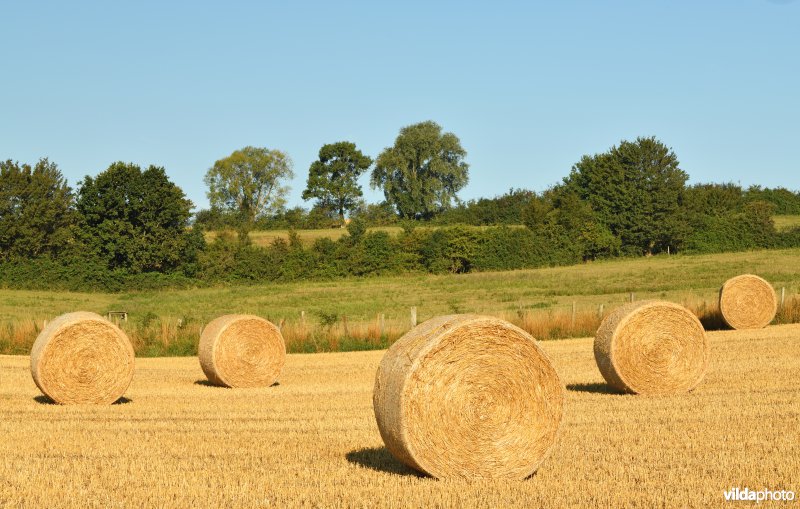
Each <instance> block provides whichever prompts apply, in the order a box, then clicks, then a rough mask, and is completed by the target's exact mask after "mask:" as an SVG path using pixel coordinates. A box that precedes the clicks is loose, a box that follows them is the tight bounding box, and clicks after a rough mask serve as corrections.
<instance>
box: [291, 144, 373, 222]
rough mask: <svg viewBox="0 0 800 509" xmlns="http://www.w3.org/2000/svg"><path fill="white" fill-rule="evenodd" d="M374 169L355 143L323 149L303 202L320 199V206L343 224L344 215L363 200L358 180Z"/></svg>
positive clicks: (309, 179) (324, 147) (315, 163)
mask: <svg viewBox="0 0 800 509" xmlns="http://www.w3.org/2000/svg"><path fill="white" fill-rule="evenodd" d="M370 166H372V158H371V157H369V156H366V155H364V154H362V153H361V151H360V150H358V149H357V148H356V144H355V143H351V142H349V141H340V142H338V143H330V144H327V145H323V146H322V148H320V149H319V159H318V160H316V161H314V162H313V163H312V164H311V167H310V168H309V170H308V182H307V184H306V189H305V191H303V199H304V200H310V199H312V198H316V199H317V206H318V207H323V208H328V209H332V210H334V211H336V213H337V214H339V220H340V221H341V222H342V224H343V223H344V214H345V212H351V211H353V210H355V209H356V208H357V207H358V206H359V204H360V201H359V198H360V197H361V196H363V194H364V193H363V192H362V191H361V186H360V185H359V184H358V178H359V177H360V176H361V175H362V174H363V173H364V172H365V171H367V170H368V169H369V167H370Z"/></svg>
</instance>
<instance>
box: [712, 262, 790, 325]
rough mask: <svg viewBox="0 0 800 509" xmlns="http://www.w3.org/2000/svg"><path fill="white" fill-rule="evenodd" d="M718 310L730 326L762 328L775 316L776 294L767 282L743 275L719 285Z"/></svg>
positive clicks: (776, 307) (776, 306)
mask: <svg viewBox="0 0 800 509" xmlns="http://www.w3.org/2000/svg"><path fill="white" fill-rule="evenodd" d="M719 311H720V314H721V315H722V319H723V320H725V323H727V324H728V326H730V327H731V328H732V329H762V328H764V327H766V326H767V325H769V323H770V322H771V321H772V320H773V319H774V318H775V313H777V311H778V297H777V296H776V295H775V290H774V289H773V288H772V285H771V284H769V283H768V282H767V281H765V280H763V279H761V278H760V277H758V276H754V275H752V274H743V275H741V276H736V277H733V278H731V279H729V280H727V281H726V282H725V284H724V285H722V288H720V290H719Z"/></svg>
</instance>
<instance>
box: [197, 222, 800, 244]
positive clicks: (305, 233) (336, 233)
mask: <svg viewBox="0 0 800 509" xmlns="http://www.w3.org/2000/svg"><path fill="white" fill-rule="evenodd" d="M773 219H774V221H775V228H776V229H777V230H778V231H784V230H789V229H791V228H794V227H796V226H800V215H794V216H793V215H778V216H773ZM511 227H512V228H524V226H523V225H511ZM418 228H420V229H435V228H439V227H438V226H419V227H418ZM469 228H477V229H485V228H487V227H486V226H470V227H469ZM368 230H369V231H384V232H387V233H388V234H390V235H397V234H399V233H400V232H401V231H402V230H403V229H402V228H401V227H400V226H378V227H374V228H368ZM296 231H297V235H298V236H299V237H300V240H301V241H302V242H303V244H304V245H306V246H309V245H311V244H313V243H314V241H315V240H317V239H321V238H329V239H331V240H338V239H340V238H341V237H342V236H343V235H346V234H347V229H345V228H321V229H317V230H296ZM227 233H228V234H229V235H231V236H233V237H235V236H236V232H234V231H228V232H227ZM217 236H219V232H215V231H211V232H206V234H205V237H206V241H209V242H210V241H212V240H214V239H215V238H216V237H217ZM277 238H281V239H284V240H288V239H289V230H257V231H253V232H250V240H252V241H253V244H255V245H257V246H268V245H269V244H271V243H272V241H273V240H275V239H277Z"/></svg>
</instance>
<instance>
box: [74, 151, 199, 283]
mask: <svg viewBox="0 0 800 509" xmlns="http://www.w3.org/2000/svg"><path fill="white" fill-rule="evenodd" d="M76 206H77V209H78V212H79V213H80V222H81V224H80V226H81V232H82V233H83V240H84V242H85V243H86V245H87V246H88V247H90V249H92V250H93V251H94V253H95V254H96V255H97V256H98V257H99V258H101V259H103V260H106V262H107V263H108V266H109V268H112V269H115V268H125V269H128V270H130V271H132V272H149V271H161V272H168V271H169V270H171V269H173V268H175V267H177V266H179V265H180V264H181V263H185V262H186V260H185V259H184V251H185V249H186V248H187V245H188V244H189V239H188V237H187V235H188V233H187V229H186V227H187V224H188V221H189V216H190V211H191V208H192V202H191V201H189V200H188V199H186V197H185V196H184V194H183V191H182V190H181V188H179V187H178V186H176V185H175V184H174V183H172V182H171V181H170V180H169V178H168V177H167V174H166V172H165V171H164V168H160V167H157V166H150V167H149V168H147V169H146V170H144V171H142V170H141V168H140V167H139V166H137V165H135V164H131V163H122V162H117V163H113V164H112V165H111V166H109V167H108V169H107V170H105V171H103V172H101V173H100V174H98V175H97V176H96V177H94V178H92V177H88V176H87V177H86V178H84V180H83V183H82V184H81V186H80V190H79V191H78V199H77V203H76Z"/></svg>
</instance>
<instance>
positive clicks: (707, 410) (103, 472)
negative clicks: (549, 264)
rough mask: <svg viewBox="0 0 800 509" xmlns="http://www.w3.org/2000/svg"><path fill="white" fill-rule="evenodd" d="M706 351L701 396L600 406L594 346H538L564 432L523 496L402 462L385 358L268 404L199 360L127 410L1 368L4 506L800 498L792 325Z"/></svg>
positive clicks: (339, 365) (139, 373) (287, 387)
mask: <svg viewBox="0 0 800 509" xmlns="http://www.w3.org/2000/svg"><path fill="white" fill-rule="evenodd" d="M710 339H711V348H712V363H711V366H710V370H709V373H708V375H707V377H706V379H705V381H704V383H703V384H701V385H700V386H699V387H698V389H697V390H696V391H694V392H693V393H690V394H686V395H680V396H669V397H638V396H627V395H618V394H613V393H609V392H608V390H607V386H606V385H605V384H604V383H602V378H601V376H600V374H599V372H598V371H597V368H596V366H595V363H594V358H593V354H592V341H591V339H573V340H563V341H550V342H544V343H542V347H543V348H544V349H545V350H546V351H547V353H548V354H549V355H550V356H551V358H552V359H553V361H554V363H555V365H556V367H557V370H558V372H559V374H560V376H561V378H562V381H563V382H564V384H565V385H566V387H567V401H566V406H565V412H564V422H563V427H562V431H561V433H560V436H559V438H558V441H557V443H556V445H555V447H554V449H553V451H552V454H551V455H550V457H549V458H548V459H547V460H546V461H545V462H544V463H543V464H542V466H541V467H540V469H539V471H538V472H537V473H536V474H535V475H534V476H533V477H531V478H530V479H528V480H525V481H520V482H505V481H503V482H487V481H483V482H474V483H464V482H452V481H437V480H434V479H430V478H426V477H420V476H418V475H416V474H415V473H414V472H412V471H410V470H408V469H407V468H405V467H403V466H402V465H401V464H399V463H398V462H396V461H395V460H394V459H393V458H392V457H391V456H390V455H389V454H388V453H387V451H386V449H385V448H384V447H383V443H382V441H381V438H380V435H379V433H378V429H377V426H376V424H375V420H374V417H373V412H372V403H371V395H372V385H373V381H374V376H375V370H376V368H377V365H378V362H379V361H380V359H381V356H382V355H383V352H379V351H375V352H352V353H335V354H316V355H307V354H297V355H290V356H289V357H288V359H287V364H286V369H285V371H284V374H283V375H282V377H281V379H280V385H277V386H273V387H270V388H265V389H222V388H216V387H210V386H207V385H204V384H203V383H202V381H203V380H204V377H203V373H202V371H201V369H200V366H199V363H198V362H197V360H196V359H194V358H153V359H139V360H137V370H136V375H135V377H134V380H133V384H132V385H131V387H130V389H129V390H128V392H127V394H126V397H127V398H128V399H127V400H125V402H124V403H123V404H117V405H112V406H105V407H87V406H82V407H61V406H56V405H52V404H48V403H47V401H46V400H45V399H43V398H42V397H41V396H40V395H39V392H38V390H37V389H36V387H35V385H34V384H33V382H32V380H31V376H30V372H29V367H28V362H29V361H28V358H27V357H23V356H20V357H15V356H0V406H2V415H3V418H2V419H0V436H2V437H3V440H0V458H2V461H0V506H3V507H5V506H8V507H17V506H28V507H30V506H37V507H42V506H51V507H103V508H105V507H376V506H386V507H553V508H560V507H721V506H727V504H726V503H725V501H724V498H723V491H724V490H728V489H730V488H732V487H740V488H742V489H744V488H745V487H748V488H750V489H751V490H760V489H764V488H767V489H771V490H794V491H795V493H796V494H797V493H798V491H800V440H798V429H800V377H798V376H797V374H798V373H800V326H799V325H786V326H774V327H769V328H767V329H764V330H759V331H755V332H738V331H737V332H713V333H711V334H710ZM733 505H736V504H735V503H734V504H733ZM741 505H742V506H745V505H744V504H741ZM790 505H791V504H790ZM747 507H751V505H747Z"/></svg>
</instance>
